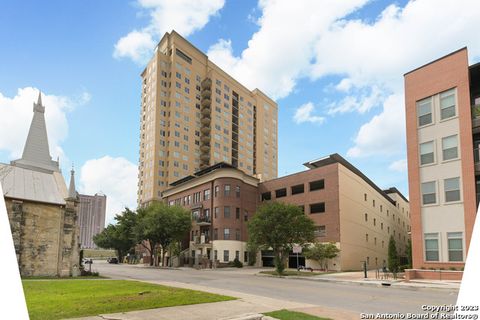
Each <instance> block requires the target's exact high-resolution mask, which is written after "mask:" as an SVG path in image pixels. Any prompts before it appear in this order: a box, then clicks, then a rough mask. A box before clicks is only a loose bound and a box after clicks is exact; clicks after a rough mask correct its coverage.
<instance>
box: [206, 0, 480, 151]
mask: <svg viewBox="0 0 480 320" xmlns="http://www.w3.org/2000/svg"><path fill="white" fill-rule="evenodd" d="M368 2H370V1H367V0H365V1H362V0H348V1H334V0H324V1H320V0H318V1H317V0H313V1H302V2H296V3H292V2H289V1H278V0H262V1H260V2H259V10H260V11H261V14H260V18H259V19H258V21H257V24H258V26H259V30H258V31H257V32H256V33H254V34H253V35H252V37H251V39H250V41H249V42H248V47H247V48H246V49H245V50H243V51H242V52H241V54H240V55H238V56H235V55H234V54H233V50H232V43H231V41H230V40H228V39H220V40H219V41H218V42H217V43H216V44H215V45H213V46H212V47H210V49H209V50H208V55H209V57H210V58H211V59H212V60H213V61H214V62H215V63H217V64H218V65H219V66H220V67H222V68H224V69H225V70H226V71H227V72H229V73H231V74H232V75H233V76H234V77H236V78H237V79H239V80H240V81H241V82H242V83H244V84H246V85H247V87H250V88H255V87H258V88H260V89H262V90H263V91H265V92H266V93H267V94H269V95H270V96H272V97H273V98H282V97H285V96H288V95H289V94H290V93H291V92H293V90H295V86H296V84H297V82H298V80H299V79H301V78H310V79H311V80H313V81H314V80H317V79H321V78H325V77H327V76H332V75H334V76H340V77H341V78H342V80H341V81H340V82H339V83H337V84H334V85H333V86H332V87H333V88H335V89H336V90H337V91H336V93H337V95H335V100H338V101H335V102H332V103H331V104H330V106H328V108H327V114H329V115H334V114H343V113H347V112H358V113H366V112H372V111H374V110H375V108H379V109H380V110H381V111H380V113H378V114H377V115H375V116H373V118H371V119H370V121H369V122H368V123H366V124H365V125H363V126H362V127H361V128H360V130H359V131H358V133H357V135H356V136H355V137H354V141H355V145H354V146H353V147H352V148H351V149H350V152H349V154H350V155H351V156H364V155H371V154H380V153H384V154H392V153H394V151H393V150H392V145H395V146H396V147H399V149H398V150H404V146H403V145H400V144H399V143H398V142H397V141H400V142H402V141H404V139H403V135H404V128H403V123H400V122H399V121H400V119H404V115H403V108H404V106H403V101H402V100H401V99H398V98H397V97H398V96H400V95H403V76H402V75H403V74H404V73H405V72H407V71H409V70H411V69H413V68H415V67H418V66H420V65H422V64H424V63H426V62H428V61H431V60H433V59H436V58H438V57H439V56H441V55H443V54H447V53H449V52H451V51H454V50H456V49H458V48H461V47H464V46H466V45H467V46H468V48H469V54H470V57H471V58H479V57H480V42H479V41H478V35H477V33H478V31H477V30H478V21H479V19H480V2H479V1H471V0H458V1H457V0H455V1H453V0H416V1H410V2H408V3H407V4H406V5H405V6H404V7H400V6H398V5H395V4H393V5H389V6H387V7H386V8H385V9H384V10H383V12H381V14H379V16H378V17H376V18H374V19H373V21H372V20H371V19H370V20H368V21H364V20H362V19H352V18H351V17H352V13H356V12H357V11H358V9H360V8H362V7H364V6H365V4H367V3H368ZM452 12H455V14H452ZM286 21H288V23H286ZM292 26H294V27H292ZM432 35H436V36H432ZM338 97H340V98H338ZM392 101H397V102H398V103H402V105H396V106H392V103H393V102H392ZM387 103H388V105H386V104H387ZM392 110H393V112H394V114H395V115H397V116H401V117H399V118H397V120H396V121H397V122H398V123H395V119H394V118H392V114H385V112H390V111H392ZM381 121H389V124H392V125H391V126H385V125H382V124H381V123H380V122H381ZM378 130H382V131H378ZM386 137H390V138H392V139H394V140H395V141H390V140H389V139H386ZM375 150H377V151H375ZM382 150H385V152H382Z"/></svg>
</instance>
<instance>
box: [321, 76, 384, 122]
mask: <svg viewBox="0 0 480 320" xmlns="http://www.w3.org/2000/svg"><path fill="white" fill-rule="evenodd" d="M344 80H345V79H343V80H342V81H341V82H340V84H339V85H340V86H341V88H342V89H341V90H344V89H345V86H344V85H342V82H343V83H345V81H344ZM384 99H385V97H384V92H383V91H382V90H380V89H379V88H378V87H377V86H372V87H370V88H364V89H361V90H355V91H354V93H350V94H349V95H348V96H346V97H344V98H343V99H341V100H340V101H338V102H334V103H332V104H331V105H330V106H329V107H328V114H330V115H334V114H336V113H346V112H352V111H357V112H359V113H365V112H368V111H370V110H371V109H372V108H374V107H376V106H379V105H381V104H382V103H383V101H384Z"/></svg>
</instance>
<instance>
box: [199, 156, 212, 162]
mask: <svg viewBox="0 0 480 320" xmlns="http://www.w3.org/2000/svg"><path fill="white" fill-rule="evenodd" d="M200 160H202V161H203V162H208V161H210V155H209V154H201V155H200Z"/></svg>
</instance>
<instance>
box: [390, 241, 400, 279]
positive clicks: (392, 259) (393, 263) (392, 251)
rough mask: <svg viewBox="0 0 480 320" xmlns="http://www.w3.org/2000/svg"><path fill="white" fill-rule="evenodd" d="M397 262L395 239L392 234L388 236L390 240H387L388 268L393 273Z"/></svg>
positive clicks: (396, 268)
mask: <svg viewBox="0 0 480 320" xmlns="http://www.w3.org/2000/svg"><path fill="white" fill-rule="evenodd" d="M399 264H400V259H399V257H398V252H397V246H396V244H395V239H394V238H393V236H390V240H389V241H388V269H389V270H390V271H391V272H393V274H396V273H397V272H398V267H399Z"/></svg>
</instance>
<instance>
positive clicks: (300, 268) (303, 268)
mask: <svg viewBox="0 0 480 320" xmlns="http://www.w3.org/2000/svg"><path fill="white" fill-rule="evenodd" d="M297 271H310V272H313V269H312V268H310V267H308V268H307V267H305V266H298V267H297Z"/></svg>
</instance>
